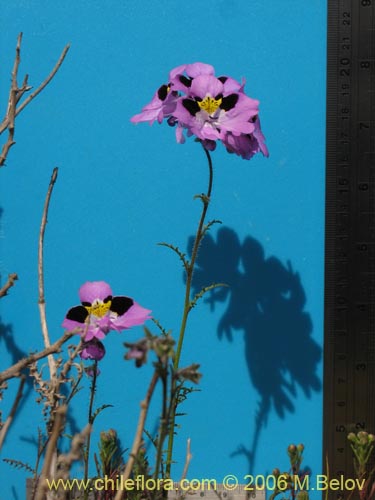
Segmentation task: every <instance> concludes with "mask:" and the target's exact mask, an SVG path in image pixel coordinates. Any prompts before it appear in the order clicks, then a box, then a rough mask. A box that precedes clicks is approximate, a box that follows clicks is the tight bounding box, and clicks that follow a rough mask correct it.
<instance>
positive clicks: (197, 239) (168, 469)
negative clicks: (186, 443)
mask: <svg viewBox="0 0 375 500" xmlns="http://www.w3.org/2000/svg"><path fill="white" fill-rule="evenodd" d="M203 150H204V152H205V153H206V156H207V161H208V170H209V178H208V188H207V193H206V194H205V195H202V196H201V200H202V203H203V208H202V213H201V217H200V220H199V224H198V229H197V232H196V235H195V240H194V245H193V250H192V253H191V259H190V262H189V263H188V265H187V268H186V285H185V298H184V308H183V313H182V320H181V327H180V334H179V337H178V344H177V349H176V354H175V358H174V363H173V369H174V371H175V372H176V371H177V370H178V368H179V363H180V357H181V352H182V346H183V342H184V337H185V331H186V325H187V320H188V316H189V312H190V311H191V307H190V293H191V285H192V280H193V272H194V267H195V261H196V258H197V255H198V249H199V245H200V243H201V241H202V238H203V236H204V231H203V227H204V221H205V218H206V213H207V209H208V205H209V203H210V198H211V192H212V184H213V167H212V159H211V155H210V153H209V151H207V149H205V148H204V147H203ZM175 390H176V387H175V384H174V383H173V384H172V394H173V392H174V391H175ZM175 418H176V410H175V408H174V409H173V411H172V415H171V422H170V428H169V436H168V451H167V464H166V476H167V478H170V473H171V466H172V452H173V441H174V427H175Z"/></svg>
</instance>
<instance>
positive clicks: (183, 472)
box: [180, 438, 193, 483]
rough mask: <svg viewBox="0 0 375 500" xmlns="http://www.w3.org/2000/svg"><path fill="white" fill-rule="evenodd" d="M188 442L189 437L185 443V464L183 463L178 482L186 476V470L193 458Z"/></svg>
mask: <svg viewBox="0 0 375 500" xmlns="http://www.w3.org/2000/svg"><path fill="white" fill-rule="evenodd" d="M190 443H191V439H190V438H188V440H187V444H186V459H185V465H184V470H183V471H182V476H181V479H180V483H181V482H182V481H183V480H184V479H185V478H186V475H187V471H188V470H189V465H190V462H191V459H192V458H193V455H192V454H191V451H190Z"/></svg>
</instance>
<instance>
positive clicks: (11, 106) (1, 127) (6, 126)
mask: <svg viewBox="0 0 375 500" xmlns="http://www.w3.org/2000/svg"><path fill="white" fill-rule="evenodd" d="M21 42H22V33H20V34H19V35H18V38H17V45H16V55H15V59H14V64H13V70H12V81H11V86H10V91H9V100H8V108H7V112H6V115H5V117H4V119H3V121H2V123H1V124H0V135H1V134H2V133H3V132H5V130H8V137H7V140H6V142H5V144H4V145H3V147H2V150H1V153H0V167H2V166H3V165H4V164H5V161H6V159H7V156H8V153H9V150H10V148H11V147H12V146H13V145H14V144H15V141H14V134H15V118H16V116H17V115H18V114H19V113H20V112H21V111H22V110H23V109H25V107H26V106H27V105H28V104H29V103H30V102H31V101H32V100H33V99H34V98H35V97H36V96H37V95H38V94H40V92H42V90H43V89H44V88H45V87H46V86H47V85H48V84H49V82H50V81H51V80H52V78H53V77H54V76H55V74H56V73H57V71H58V70H59V68H60V66H61V65H62V63H63V61H64V59H65V56H66V54H67V53H68V50H69V47H70V45H66V47H65V48H64V50H63V51H62V53H61V55H60V57H59V59H58V61H57V63H56V64H55V66H54V68H53V69H52V71H51V73H50V74H49V75H48V76H47V78H46V79H45V80H44V81H43V82H42V83H41V84H40V85H39V87H38V88H37V89H36V90H34V92H33V93H32V94H30V95H29V96H28V97H27V98H26V99H25V100H24V101H23V103H22V104H20V105H19V106H18V107H17V105H18V103H19V101H20V100H21V98H22V97H23V95H24V94H25V92H28V91H29V90H31V88H32V87H30V86H29V85H28V75H26V76H25V77H24V79H23V83H22V87H18V84H17V76H18V69H19V65H20V61H21V57H20V53H21Z"/></svg>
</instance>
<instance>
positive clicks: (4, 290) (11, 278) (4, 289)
mask: <svg viewBox="0 0 375 500" xmlns="http://www.w3.org/2000/svg"><path fill="white" fill-rule="evenodd" d="M17 280H18V276H17V274H16V273H11V274H8V281H7V282H6V283H5V285H4V286H3V287H1V288H0V299H1V298H2V297H5V295H7V294H8V290H9V288H12V286H14V284H15V283H14V282H15V281H17Z"/></svg>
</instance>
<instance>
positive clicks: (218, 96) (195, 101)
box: [131, 62, 268, 159]
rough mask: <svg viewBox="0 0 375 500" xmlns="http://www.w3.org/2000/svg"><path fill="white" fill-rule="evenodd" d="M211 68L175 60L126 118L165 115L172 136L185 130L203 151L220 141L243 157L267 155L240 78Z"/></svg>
mask: <svg viewBox="0 0 375 500" xmlns="http://www.w3.org/2000/svg"><path fill="white" fill-rule="evenodd" d="M214 73H215V71H214V68H213V67H212V66H211V65H209V64H205V63H200V62H197V63H194V64H183V65H181V66H177V67H176V68H174V69H172V70H171V71H170V73H169V82H168V83H166V84H164V85H162V86H161V87H160V88H159V90H158V91H157V92H156V94H155V95H154V97H153V99H152V100H151V102H150V103H149V104H147V105H146V106H145V107H144V108H143V110H142V112H141V113H140V114H138V115H135V116H133V118H131V121H132V122H133V123H138V122H142V121H147V122H149V123H150V124H153V123H154V121H155V120H157V121H158V122H159V123H161V122H162V121H163V120H164V118H166V119H167V122H168V124H169V125H171V126H176V140H177V142H179V143H181V144H182V143H184V142H185V136H184V132H186V135H187V136H189V137H190V136H192V135H194V136H196V138H197V139H198V140H199V141H200V142H201V143H202V145H203V146H204V147H205V148H206V149H207V150H209V151H213V150H214V149H215V147H216V141H221V142H222V143H223V144H224V146H225V147H226V148H227V150H228V152H230V153H236V154H237V155H239V156H241V157H242V158H244V159H250V158H251V157H252V156H253V155H254V154H255V153H257V152H261V153H262V154H263V155H264V156H268V149H267V146H266V145H265V138H264V135H263V134H262V132H261V130H260V122H259V118H258V113H259V109H258V107H259V102H258V101H257V100H256V99H252V98H251V97H249V96H247V95H246V94H245V92H244V87H245V81H244V80H243V81H242V83H239V82H238V81H237V80H235V79H234V78H231V77H228V76H219V77H216V76H215V74H214Z"/></svg>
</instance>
